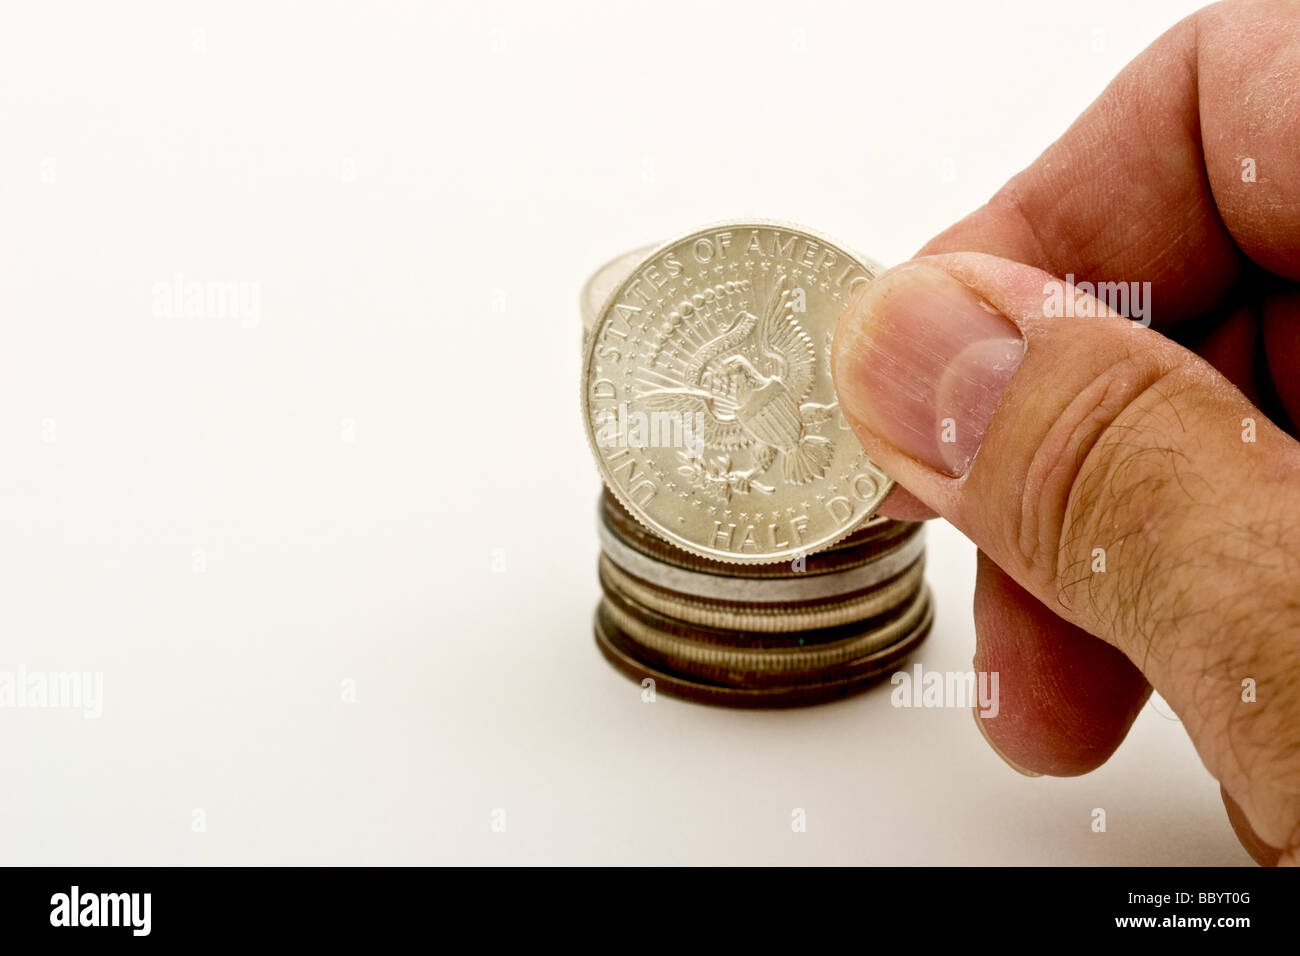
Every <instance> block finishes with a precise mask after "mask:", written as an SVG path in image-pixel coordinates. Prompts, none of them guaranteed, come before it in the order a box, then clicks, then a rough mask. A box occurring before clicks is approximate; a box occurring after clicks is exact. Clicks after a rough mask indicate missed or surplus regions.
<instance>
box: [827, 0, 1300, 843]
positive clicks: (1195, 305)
mask: <svg viewBox="0 0 1300 956" xmlns="http://www.w3.org/2000/svg"><path fill="white" fill-rule="evenodd" d="M1297 130H1300V7H1298V6H1297V5H1296V4H1294V3H1285V2H1273V0H1267V2H1233V3H1225V4H1220V5H1217V6H1214V7H1210V8H1207V9H1205V10H1201V11H1199V12H1198V13H1197V14H1195V15H1193V16H1192V17H1189V18H1188V19H1186V20H1184V21H1183V22H1181V23H1179V24H1178V25H1177V26H1175V27H1174V28H1173V29H1171V30H1170V31H1169V32H1167V33H1166V34H1165V35H1164V36H1162V37H1161V38H1160V39H1159V40H1157V41H1156V42H1155V43H1154V44H1153V45H1152V46H1151V47H1150V48H1148V49H1147V50H1146V51H1145V52H1143V53H1142V55H1141V56H1139V57H1138V58H1137V59H1136V60H1134V61H1133V63H1131V64H1130V65H1129V66H1128V67H1127V68H1126V69H1125V70H1124V71H1123V72H1122V73H1121V74H1120V75H1119V77H1117V78H1116V79H1115V81H1114V82H1112V83H1111V85H1110V86H1109V87H1108V88H1107V89H1106V91H1105V92H1104V93H1103V94H1102V96H1101V97H1100V98H1099V99H1098V100H1097V102H1096V103H1094V104H1093V105H1092V106H1091V107H1090V108H1089V109H1088V110H1087V111H1086V112H1085V113H1084V114H1083V115H1082V116H1081V117H1080V118H1079V119H1078V120H1077V121H1076V122H1075V124H1074V125H1073V126H1072V127H1071V128H1070V129H1069V130H1068V131H1067V132H1066V134H1065V135H1064V136H1063V137H1062V138H1061V139H1060V140H1058V141H1057V142H1056V143H1055V144H1053V145H1052V146H1051V147H1050V148H1049V149H1048V150H1047V151H1046V152H1045V153H1044V154H1043V155H1042V156H1041V157H1039V159H1038V160H1037V161H1036V162H1035V163H1034V164H1033V165H1032V166H1030V167H1029V168H1028V169H1026V170H1024V171H1023V172H1021V173H1020V174H1019V175H1017V176H1016V177H1015V178H1013V179H1012V180H1011V181H1010V182H1009V183H1007V185H1006V186H1005V187H1004V188H1003V189H1002V190H1000V191H999V192H998V193H997V195H995V196H994V197H993V198H992V199H991V200H990V201H989V202H988V204H986V205H985V206H984V207H983V208H981V209H979V210H977V211H976V212H974V213H972V214H971V215H970V216H968V217H966V218H965V219H963V220H962V221H961V222H959V223H957V224H956V225H954V226H952V227H951V228H949V229H948V230H947V231H945V232H944V233H942V234H941V235H939V236H938V237H937V238H935V239H934V240H933V241H931V242H930V243H929V244H928V245H927V246H925V248H923V249H922V250H921V251H920V253H919V254H918V259H916V260H913V261H911V262H908V263H905V264H903V265H901V266H898V267H896V268H894V269H891V270H889V271H888V272H886V273H884V274H883V275H882V276H881V278H879V279H878V280H877V281H875V282H873V283H872V284H871V285H870V286H869V287H868V288H867V289H866V290H865V292H864V293H863V294H862V295H860V296H859V298H858V299H857V300H856V302H855V303H854V305H853V306H852V307H851V308H850V309H849V310H848V311H847V312H846V313H845V315H844V317H842V318H841V320H840V324H839V329H838V331H837V333H836V340H835V352H834V358H833V366H834V373H835V381H836V388H837V391H838V393H839V396H840V402H841V407H842V408H843V410H844V412H845V414H846V417H847V418H848V419H849V421H850V424H851V425H852V426H853V428H854V431H855V433H856V434H857V436H858V438H859V440H860V441H861V443H862V445H863V447H864V448H865V449H866V450H867V452H868V453H869V454H870V455H871V456H872V458H873V459H874V460H875V461H876V462H877V463H878V464H879V465H880V466H881V467H882V468H884V469H885V471H887V472H888V473H889V474H890V475H892V476H893V477H894V478H895V479H896V480H897V481H898V482H899V483H900V484H901V486H902V487H903V488H905V489H906V491H897V492H896V493H895V494H893V495H891V497H890V499H889V501H888V502H886V505H885V507H883V508H882V509H881V511H882V513H885V514H887V515H890V516H891V517H896V518H913V519H915V518H919V517H931V516H933V515H934V514H936V513H937V514H939V515H942V516H943V517H945V518H947V519H948V520H949V521H951V522H952V523H953V524H954V525H955V526H956V527H957V528H959V529H960V530H961V531H962V532H963V533H965V534H966V535H967V536H968V537H970V538H971V539H972V540H973V541H974V542H975V543H976V544H977V545H978V546H979V549H980V553H979V559H978V575H977V580H976V591H975V607H974V610H975V630H976V641H977V646H976V653H975V668H976V669H977V670H979V671H997V672H999V675H1000V677H999V684H1000V706H999V712H998V714H997V716H996V717H993V718H988V719H981V718H979V717H978V715H977V717H976V720H977V722H979V723H980V726H981V729H982V730H983V731H984V733H985V735H986V737H987V738H988V739H989V742H990V743H991V744H992V745H993V747H994V749H995V750H997V751H998V752H999V753H1001V754H1002V755H1003V756H1004V758H1005V759H1006V760H1007V761H1008V762H1009V763H1011V764H1012V765H1013V766H1016V767H1017V769H1022V770H1026V771H1029V772H1032V773H1045V774H1053V775H1061V776H1066V775H1072V774H1079V773H1085V772H1087V771H1089V770H1092V769H1094V768H1095V767H1097V766H1099V765H1100V764H1101V763H1103V762H1104V761H1105V760H1106V759H1107V758H1108V757H1109V756H1110V754H1111V753H1112V752H1114V750H1115V748H1116V747H1117V746H1118V745H1119V743H1120V742H1121V741H1122V740H1123V738H1124V735H1125V734H1126V733H1127V732H1128V728H1129V726H1130V725H1131V724H1132V722H1133V720H1134V718H1135V717H1136V716H1137V713H1138V711H1139V710H1140V709H1141V707H1142V705H1143V703H1144V702H1145V700H1146V698H1147V696H1148V694H1149V693H1150V688H1151V687H1152V686H1154V687H1155V688H1156V689H1157V690H1159V691H1160V693H1161V695H1162V696H1163V697H1164V698H1165V699H1166V700H1167V701H1168V703H1169V704H1170V706H1171V707H1172V708H1173V709H1174V711H1175V712H1176V713H1177V714H1178V715H1179V717H1180V718H1181V720H1182V722H1183V725H1184V727H1185V728H1186V730H1187V732H1188V734H1189V735H1190V736H1191V739H1192V741H1193V743H1194V744H1195V746H1196V749H1197V751H1198V753H1199V754H1200V756H1201V758H1202V760H1203V761H1204V762H1205V765H1206V767H1207V768H1208V769H1209V771H1210V772H1211V773H1212V774H1213V775H1214V776H1215V778H1216V779H1217V780H1218V781H1219V782H1220V784H1221V787H1222V790H1223V795H1224V801H1225V804H1226V805H1227V807H1228V813H1229V818H1230V819H1231V820H1232V822H1233V826H1234V828H1235V829H1236V830H1237V833H1238V836H1239V837H1240V838H1241V840H1242V842H1243V844H1245V845H1246V847H1247V849H1248V850H1250V852H1251V853H1252V855H1254V856H1255V858H1256V859H1257V860H1260V861H1261V862H1266V863H1272V862H1281V863H1285V864H1291V865H1300V444H1298V443H1297V442H1296V441H1295V439H1294V437H1293V436H1294V435H1295V428H1296V423H1297V422H1300V284H1298V283H1297V281H1296V280H1300V151H1297V149H1296V146H1295V138H1296V133H1297ZM1066 275H1073V276H1074V282H1075V284H1076V286H1077V285H1078V284H1079V283H1084V282H1089V283H1097V282H1116V283H1121V284H1123V285H1124V287H1125V289H1126V291H1129V292H1130V293H1137V294H1138V295H1142V298H1141V299H1140V300H1139V299H1137V298H1135V297H1134V296H1133V295H1130V298H1129V300H1128V306H1127V308H1126V309H1122V311H1125V312H1126V314H1128V315H1134V316H1136V315H1140V314H1142V313H1144V312H1145V313H1146V314H1147V315H1148V316H1149V317H1150V321H1151V328H1144V327H1142V326H1141V325H1140V324H1138V323H1136V322H1133V321H1130V320H1129V319H1127V318H1124V317H1122V316H1121V315H1120V314H1118V313H1117V312H1116V311H1114V310H1112V309H1109V308H1107V307H1106V305H1104V304H1101V303H1099V302H1098V301H1097V299H1096V298H1093V297H1092V296H1088V295H1085V294H1084V293H1083V292H1080V291H1078V290H1077V289H1076V288H1072V287H1070V286H1067V285H1066V284H1065V283H1063V282H1061V281H1060V279H1061V277H1064V276H1066ZM1147 282H1149V283H1150V285H1149V287H1147V288H1149V297H1147V296H1145V295H1143V294H1142V291H1143V286H1142V285H1141V283H1147ZM1133 283H1137V284H1138V285H1137V286H1136V288H1132V284H1133ZM1085 289H1086V287H1085ZM1097 291H1098V292H1101V291H1103V290H1101V289H1098V290H1097ZM1106 291H1107V292H1108V293H1117V292H1118V288H1111V289H1108V290H1106ZM1103 297H1110V296H1109V295H1107V296H1103ZM1139 302H1140V303H1141V304H1140V305H1138V303H1139ZM1115 304H1119V305H1120V306H1121V307H1122V306H1123V303H1118V302H1117V300H1115ZM1062 305H1065V306H1066V309H1067V310H1069V309H1070V306H1071V305H1072V306H1073V309H1072V310H1071V311H1072V313H1073V314H1069V315H1061V314H1060V312H1061V311H1062V309H1061V307H1062ZM1148 309H1149V311H1147V310H1148ZM1094 312H1095V314H1092V313H1094Z"/></svg>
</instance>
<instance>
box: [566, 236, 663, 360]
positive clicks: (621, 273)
mask: <svg viewBox="0 0 1300 956" xmlns="http://www.w3.org/2000/svg"><path fill="white" fill-rule="evenodd" d="M656 248H657V247H656V246H653V245H651V246H642V247H641V248H640V249H633V250H632V251H631V252H625V253H623V254H622V255H621V256H619V257H617V258H615V259H610V260H609V262H606V263H605V264H604V265H603V266H601V267H600V268H599V269H597V270H596V271H595V272H593V273H592V275H591V278H590V279H588V280H587V282H586V284H584V285H583V287H582V293H581V295H579V297H578V302H579V306H580V308H581V310H582V342H583V345H584V346H585V345H586V343H587V336H589V335H591V328H592V326H594V325H595V324H596V317H597V316H598V315H600V310H601V309H603V308H604V307H605V302H606V301H607V300H608V299H609V297H610V294H611V293H612V292H613V291H614V290H615V289H617V288H618V287H619V286H621V285H622V284H623V280H624V279H626V278H627V277H628V276H630V275H631V274H632V270H633V269H635V268H636V267H637V265H638V264H640V262H641V261H642V260H643V259H645V257H646V256H648V255H650V253H652V252H654V250H655V249H656Z"/></svg>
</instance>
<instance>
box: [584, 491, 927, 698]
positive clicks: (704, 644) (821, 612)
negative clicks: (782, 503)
mask: <svg viewBox="0 0 1300 956" xmlns="http://www.w3.org/2000/svg"><path fill="white" fill-rule="evenodd" d="M599 530H600V539H601V554H600V561H599V573H600V585H601V590H602V591H603V594H604V596H603V597H602V599H601V602H600V604H599V606H598V607H597V609H596V623H595V631H596V642H597V644H598V645H599V646H600V650H601V652H602V653H604V655H605V657H606V658H608V659H609V660H610V662H611V663H613V664H614V665H615V666H616V667H618V668H619V669H620V670H622V671H623V672H624V673H626V674H627V675H628V676H630V677H632V678H633V679H634V680H637V681H644V680H645V679H646V678H650V679H652V680H653V681H654V682H655V687H656V690H665V691H667V692H669V693H673V694H676V695H678V696H681V697H686V698H689V699H691V700H697V701H701V702H704V703H715V704H726V705H729V706H733V707H791V706H797V705H801V704H812V703H819V702H821V701H825V700H833V699H835V698H838V697H843V696H846V695H848V694H851V693H853V692H854V691H856V690H860V689H862V688H863V687H865V686H867V685H869V684H870V683H872V682H873V681H874V680H875V679H876V678H878V677H879V676H880V675H881V674H883V673H887V672H889V671H892V670H894V669H895V668H896V666H897V665H898V664H899V663H900V662H901V661H902V660H903V659H904V658H905V657H906V656H907V655H908V654H909V653H910V652H911V650H912V649H913V648H914V647H916V646H917V645H918V644H919V643H920V642H921V641H922V640H923V639H924V637H925V635H926V632H927V631H928V630H929V627H930V619H931V616H932V611H931V602H930V592H929V589H928V588H927V587H926V585H925V582H924V580H923V578H922V568H923V567H924V564H925V550H924V546H923V537H922V536H923V531H922V528H921V526H920V525H918V524H914V523H911V522H899V521H889V520H888V519H885V518H875V519H873V520H871V521H869V522H868V523H867V525H866V526H865V527H863V528H861V529H860V530H858V531H856V532H854V533H853V534H852V535H850V536H849V537H848V538H845V539H844V540H843V541H841V542H840V543H839V544H837V545H835V546H833V547H831V548H828V549H826V550H824V551H819V552H817V553H816V554H812V555H808V556H807V557H806V558H805V559H803V560H802V561H794V562H791V563H790V564H777V565H744V566H738V565H728V564H723V563H722V562H719V561H710V560H708V559H706V558H697V557H695V556H693V555H691V554H689V553H687V552H685V551H682V550H681V549H679V548H675V547H673V546H672V545H670V544H666V543H665V542H663V541H661V540H659V539H658V538H656V537H655V536H653V535H651V534H650V533H649V532H648V531H646V530H645V529H644V528H642V527H641V526H640V525H638V524H637V523H636V522H635V521H634V520H633V519H632V518H631V516H630V515H628V513H627V511H626V510H624V509H623V507H622V506H621V505H619V503H618V502H617V501H615V500H614V497H613V496H612V495H610V494H609V492H608V491H606V492H605V493H604V494H603V495H602V497H601V507H600V517H599Z"/></svg>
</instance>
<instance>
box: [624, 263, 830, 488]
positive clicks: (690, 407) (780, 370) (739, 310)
mask: <svg viewBox="0 0 1300 956" xmlns="http://www.w3.org/2000/svg"><path fill="white" fill-rule="evenodd" d="M751 289H752V286H751V284H750V283H748V282H746V283H743V285H741V286H740V287H739V288H735V290H734V291H728V290H727V289H725V288H722V287H715V288H714V289H712V290H709V291H710V292H711V293H712V294H711V295H710V296H708V299H709V301H708V302H707V303H706V306H705V308H703V309H701V310H699V311H698V312H697V313H696V314H695V315H694V316H692V317H691V318H689V319H679V320H678V321H676V322H674V323H670V324H668V325H667V326H666V327H665V328H663V329H662V330H661V331H660V341H659V342H658V344H657V348H656V350H655V353H654V355H653V362H652V364H651V366H650V370H649V374H647V375H645V376H643V378H642V383H641V384H642V386H643V388H644V391H642V393H641V395H640V399H641V401H642V403H643V404H644V405H645V407H646V408H649V409H651V410H656V411H664V412H674V413H678V414H681V415H683V416H688V415H689V416H693V417H694V420H695V421H697V422H699V423H700V427H699V434H698V435H697V436H696V439H697V447H696V449H695V451H694V453H693V454H687V455H683V456H682V457H683V459H684V460H685V461H686V463H685V464H684V465H682V467H681V468H679V471H680V472H681V473H682V474H684V475H687V476H689V477H692V478H694V479H696V481H697V483H705V482H707V481H708V480H709V479H710V478H711V479H713V481H714V483H715V484H717V485H719V486H720V488H719V490H720V491H722V492H723V494H724V496H725V497H730V492H731V491H739V492H746V491H750V490H754V491H760V492H763V493H765V494H771V493H772V492H774V491H775V487H774V486H771V485H767V484H764V483H762V482H761V481H759V479H760V478H761V477H762V476H763V475H764V474H765V473H766V472H767V471H768V469H769V468H771V467H772V465H773V463H774V462H775V461H776V460H777V459H778V458H779V459H780V467H781V477H782V479H783V481H784V482H785V483H786V484H790V485H804V484H807V483H808V482H810V481H813V480H815V479H817V478H821V477H822V476H823V475H825V474H826V470H827V468H828V467H830V464H831V461H832V460H833V458H834V453H835V448H834V444H833V443H832V442H831V441H830V439H828V438H824V437H822V436H821V435H817V434H813V433H812V432H810V431H809V426H812V425H816V424H819V423H821V422H824V421H826V420H827V419H829V418H830V417H831V415H832V414H833V412H834V410H835V404H834V403H832V404H830V405H823V404H819V403H817V402H810V401H809V400H808V399H809V398H810V396H811V395H812V392H813V387H814V385H815V380H816V373H817V364H818V363H817V355H816V351H815V350H814V348H813V342H812V339H811V338H810V337H809V336H808V334H807V332H805V331H804V329H803V328H802V327H801V325H800V324H799V321H798V318H797V315H798V306H799V304H800V303H801V300H802V292H801V290H796V291H798V292H799V294H798V295H796V294H795V291H792V290H791V289H790V284H789V281H788V279H787V277H786V276H785V275H781V276H780V277H779V278H778V280H777V281H776V283H775V284H774V287H773V288H772V289H771V290H770V292H769V293H768V294H767V295H766V296H764V297H763V298H764V299H765V300H766V302H765V304H764V305H763V306H762V307H758V306H755V307H756V308H757V311H758V313H760V314H756V313H755V312H753V311H750V308H751V303H750V302H749V301H747V298H746V297H745V293H746V292H747V291H750V290H751ZM700 445H702V446H704V447H705V448H708V449H712V450H716V451H721V452H731V451H738V450H742V449H743V450H747V451H748V452H749V453H750V455H751V456H752V462H751V466H750V467H749V468H747V469H732V467H731V461H730V457H729V456H728V457H726V458H724V459H723V460H722V467H721V468H720V469H718V468H715V469H713V470H712V473H710V469H709V468H708V467H707V465H706V464H705V463H704V460H703V455H702V453H701V452H702V449H701V448H700V447H699V446H700Z"/></svg>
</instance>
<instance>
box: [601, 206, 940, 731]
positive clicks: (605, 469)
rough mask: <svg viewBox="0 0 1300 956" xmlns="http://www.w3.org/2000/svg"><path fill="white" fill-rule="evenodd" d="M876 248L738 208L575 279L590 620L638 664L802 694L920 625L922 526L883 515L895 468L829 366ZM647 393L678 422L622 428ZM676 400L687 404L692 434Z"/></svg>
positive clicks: (610, 646)
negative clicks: (594, 506)
mask: <svg viewBox="0 0 1300 956" xmlns="http://www.w3.org/2000/svg"><path fill="white" fill-rule="evenodd" d="M875 268H876V267H875V266H874V265H873V264H870V263H868V262H867V261H866V260H862V259H860V258H858V257H856V256H854V255H853V254H851V253H848V252H845V251H844V250H843V249H841V248H840V247H838V246H836V245H835V244H833V243H831V242H830V241H829V240H826V239H824V238H822V237H818V236H816V235H814V234H811V233H808V232H806V231H805V230H802V229H799V228H797V227H792V226H782V225H778V224H774V223H770V222H744V223H729V224H724V225H721V226H714V227H709V228H708V229H705V230H700V231H698V232H695V233H691V234H688V235H687V236H684V237H682V238H681V239H678V240H675V241H673V242H670V243H667V244H665V245H663V246H659V247H656V248H649V247H647V248H645V249H638V250H636V251H635V252H631V253H628V254H626V255H624V256H620V257H619V258H617V259H614V260H612V261H611V262H609V263H607V264H606V265H605V266H603V267H601V269H600V270H598V271H597V272H596V274H595V275H593V276H592V278H591V279H590V280H589V281H588V283H587V285H586V286H585V287H584V289H583V293H582V318H583V353H584V368H583V383H582V385H583V402H584V417H585V418H586V424H587V429H588V438H589V441H590V442H591V445H592V450H593V453H594V454H595V456H596V460H597V463H598V465H599V466H600V470H601V472H602V476H603V477H604V479H605V484H606V488H605V491H604V493H603V494H602V496H601V501H600V506H599V509H598V517H597V526H598V530H599V536H600V542H601V553H600V558H599V562H598V573H599V578H600V585H601V591H602V598H601V601H600V603H599V605H598V606H597V609H596V614H595V622H594V631H595V638H596V643H597V645H598V647H599V648H600V650H601V652H602V653H603V654H604V655H605V657H606V658H607V659H608V660H609V661H610V662H611V663H612V664H614V665H615V666H616V667H617V668H618V669H620V670H621V671H623V672H624V673H626V674H627V675H628V676H629V677H631V678H633V679H634V680H636V681H638V682H640V683H642V684H643V685H644V684H645V682H646V681H647V680H652V681H654V686H655V689H656V690H662V691H665V692H667V693H670V694H674V695H677V696H680V697H684V698H687V699H690V700H695V701H699V702H703V703H710V704H721V705H725V706H731V707H792V706H801V705H807V704H814V703H820V702H823V701H827V700H833V699H837V698H841V697H844V696H847V695H850V694H852V693H855V692H857V691H860V690H862V689H864V688H866V687H868V686H870V685H871V684H872V683H874V682H875V681H876V680H878V679H879V678H880V677H881V676H882V675H884V674H887V673H890V672H892V671H893V670H895V669H896V668H897V667H898V665H899V664H901V662H902V661H903V660H904V659H905V658H906V657H907V655H908V654H910V653H911V651H912V650H913V649H914V648H915V647H916V646H917V645H919V644H920V642H921V641H923V640H924V639H925V636H926V635H927V634H928V632H929V629H930V624H931V620H932V618H933V607H932V602H931V597H930V591H929V588H928V587H927V586H926V584H925V581H924V577H923V570H924V566H925V551H924V537H923V536H924V532H923V528H922V526H921V525H919V524H916V523H912V522H899V521H891V520H889V519H886V518H882V517H878V516H875V515H874V511H875V508H876V506H877V505H878V504H879V503H880V501H881V500H883V499H884V497H885V495H887V494H888V492H889V490H890V488H891V487H892V482H890V481H889V479H888V478H887V477H886V476H885V475H884V474H883V473H882V472H880V470H879V469H878V468H876V466H875V465H874V463H872V462H871V461H870V460H869V459H868V458H867V457H866V456H865V455H864V454H863V453H862V451H861V448H860V447H858V445H857V442H856V440H855V439H853V438H852V435H851V433H850V432H849V431H848V428H847V425H846V424H845V423H844V422H843V420H842V417H840V416H839V415H838V406H837V405H836V403H835V399H834V390H833V386H832V384H831V382H830V374H829V352H830V342H831V334H832V332H833V329H834V323H835V320H836V319H837V318H838V315H839V312H840V311H842V309H843V308H844V307H845V305H846V304H847V302H848V301H849V299H850V297H851V295H852V293H853V292H854V291H855V290H856V289H857V288H858V287H859V286H860V285H861V284H863V283H865V282H868V281H870V279H871V278H873V277H874V275H875ZM651 414H654V415H658V416H661V420H659V421H657V423H656V426H657V427H659V426H663V428H662V429H661V430H662V431H663V433H664V434H673V435H677V436H678V438H679V440H678V441H677V442H676V443H674V442H672V441H669V442H646V441H644V440H637V439H636V438H635V437H634V438H633V439H631V440H629V436H628V435H627V420H628V418H629V417H635V416H637V415H641V416H643V418H644V419H645V420H649V416H650V415H651ZM673 415H677V416H679V418H681V419H683V420H684V419H687V418H688V417H689V421H685V424H686V426H687V427H686V429H685V431H684V439H685V440H684V441H682V440H680V439H681V438H682V437H683V432H682V431H680V430H678V431H672V430H671V429H669V428H667V426H670V425H675V424H678V420H677V419H673V418H672V416H673ZM692 424H693V426H694V427H693V429H692V428H691V425H692Z"/></svg>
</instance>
